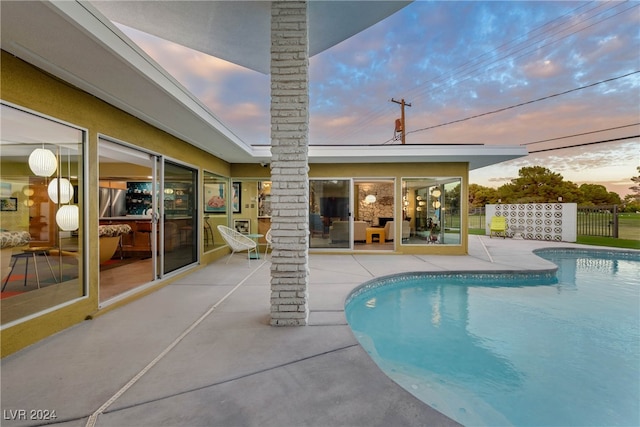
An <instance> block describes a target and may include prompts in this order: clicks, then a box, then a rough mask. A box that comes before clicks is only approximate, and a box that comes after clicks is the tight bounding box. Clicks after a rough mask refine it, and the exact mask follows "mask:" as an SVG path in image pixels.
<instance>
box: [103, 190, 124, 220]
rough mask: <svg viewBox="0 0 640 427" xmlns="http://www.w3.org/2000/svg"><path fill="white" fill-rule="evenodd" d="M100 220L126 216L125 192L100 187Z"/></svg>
mask: <svg viewBox="0 0 640 427" xmlns="http://www.w3.org/2000/svg"><path fill="white" fill-rule="evenodd" d="M98 195H99V200H100V218H109V217H116V216H126V215H127V200H126V195H127V190H122V189H118V188H107V187H100V190H99V194H98Z"/></svg>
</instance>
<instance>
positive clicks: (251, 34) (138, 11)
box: [92, 0, 411, 74]
mask: <svg viewBox="0 0 640 427" xmlns="http://www.w3.org/2000/svg"><path fill="white" fill-rule="evenodd" d="M409 3H411V1H345V0H343V1H319V0H314V1H310V2H309V3H308V4H309V7H308V22H309V26H308V28H309V56H310V57H311V56H314V55H316V54H318V53H320V52H322V51H324V50H327V49H329V48H330V47H332V46H335V45H336V44H338V43H340V42H342V41H344V40H346V39H348V38H350V37H351V36H353V35H355V34H357V33H359V32H360V31H362V30H364V29H366V28H368V27H370V26H372V25H374V24H376V23H378V22H380V21H382V20H383V19H385V18H386V17H388V16H389V15H392V14H393V13H395V12H397V11H398V10H400V9H402V8H403V7H405V6H406V5H407V4H409ZM92 4H94V5H95V7H96V8H97V9H98V10H100V12H102V13H103V14H104V15H105V16H107V17H108V18H109V19H110V20H112V21H114V22H118V23H120V24H124V25H126V26H128V27H131V28H135V29H138V30H141V31H144V32H146V33H149V34H153V35H155V36H157V37H160V38H162V39H165V40H169V41H172V42H174V43H178V44H180V45H182V46H186V47H189V48H191V49H195V50H197V51H200V52H203V53H206V54H209V55H211V56H215V57H216V58H221V59H224V60H226V61H229V62H232V63H234V64H238V65H241V66H243V67H246V68H249V69H251V70H255V71H258V72H261V73H264V74H269V68H270V51H271V46H270V40H271V2H270V1H131V0H125V1H120V0H108V1H92Z"/></svg>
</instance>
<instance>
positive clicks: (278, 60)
mask: <svg viewBox="0 0 640 427" xmlns="http://www.w3.org/2000/svg"><path fill="white" fill-rule="evenodd" d="M308 145H309V38H308V33H307V2H306V1H274V2H272V4H271V181H272V188H271V215H272V216H271V230H272V236H273V252H272V257H271V262H272V265H271V325H272V326H303V325H306V324H307V318H308V315H309V309H308V305H307V299H308V289H307V285H308V283H309V163H308Z"/></svg>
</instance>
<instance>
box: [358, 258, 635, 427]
mask: <svg viewBox="0 0 640 427" xmlns="http://www.w3.org/2000/svg"><path fill="white" fill-rule="evenodd" d="M536 253H537V254H538V255H539V256H541V257H543V258H545V259H548V260H550V261H552V262H554V263H555V264H557V265H558V271H557V272H555V273H553V272H547V273H538V274H511V273H506V274H493V273H487V274H477V273H472V274H471V273H463V274H437V273H431V274H429V273H424V274H420V273H415V274H408V275H403V276H392V277H390V278H386V279H380V280H376V281H372V282H369V283H367V284H365V285H363V286H362V287H360V288H358V289H357V290H356V291H354V293H352V295H351V296H350V297H349V299H348V301H347V305H346V315H347V320H348V322H349V324H350V326H351V328H352V329H353V331H354V333H355V335H356V337H357V338H358V340H359V341H360V343H361V345H362V346H363V347H364V348H365V349H366V350H367V351H368V352H369V354H370V355H371V357H372V358H373V359H374V360H375V362H376V363H377V364H378V365H379V366H380V368H381V369H382V370H383V371H384V372H385V373H386V374H387V375H389V376H390V377H391V378H392V379H393V380H395V381H396V382H397V383H399V384H400V385H401V386H402V387H404V388H405V389H407V390H408V391H409V392H411V393H412V394H414V395H415V396H416V397H418V398H419V399H421V400H422V401H424V402H425V403H427V404H429V405H431V406H433V407H435V408H436V409H438V410H440V411H441V412H442V413H444V414H445V415H447V416H449V417H451V418H453V419H454V420H456V421H458V422H460V423H462V424H464V425H467V426H472V425H474V426H475V425H491V426H495V425H515V426H614V425H627V426H638V425H640V403H639V402H640V252H615V251H602V252H596V251H582V250H544V251H538V252H536Z"/></svg>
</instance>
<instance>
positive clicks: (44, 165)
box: [29, 148, 58, 176]
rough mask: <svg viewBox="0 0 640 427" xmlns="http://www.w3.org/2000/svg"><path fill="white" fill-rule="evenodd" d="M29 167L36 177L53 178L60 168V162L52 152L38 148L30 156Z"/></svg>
mask: <svg viewBox="0 0 640 427" xmlns="http://www.w3.org/2000/svg"><path fill="white" fill-rule="evenodd" d="M29 167H30V168H31V171H32V172H33V173H34V174H36V176H51V175H53V173H54V172H55V171H56V169H57V168H58V161H57V160H56V156H55V154H53V152H52V151H51V150H47V149H46V148H36V149H35V150H33V151H32V152H31V154H30V155H29Z"/></svg>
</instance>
